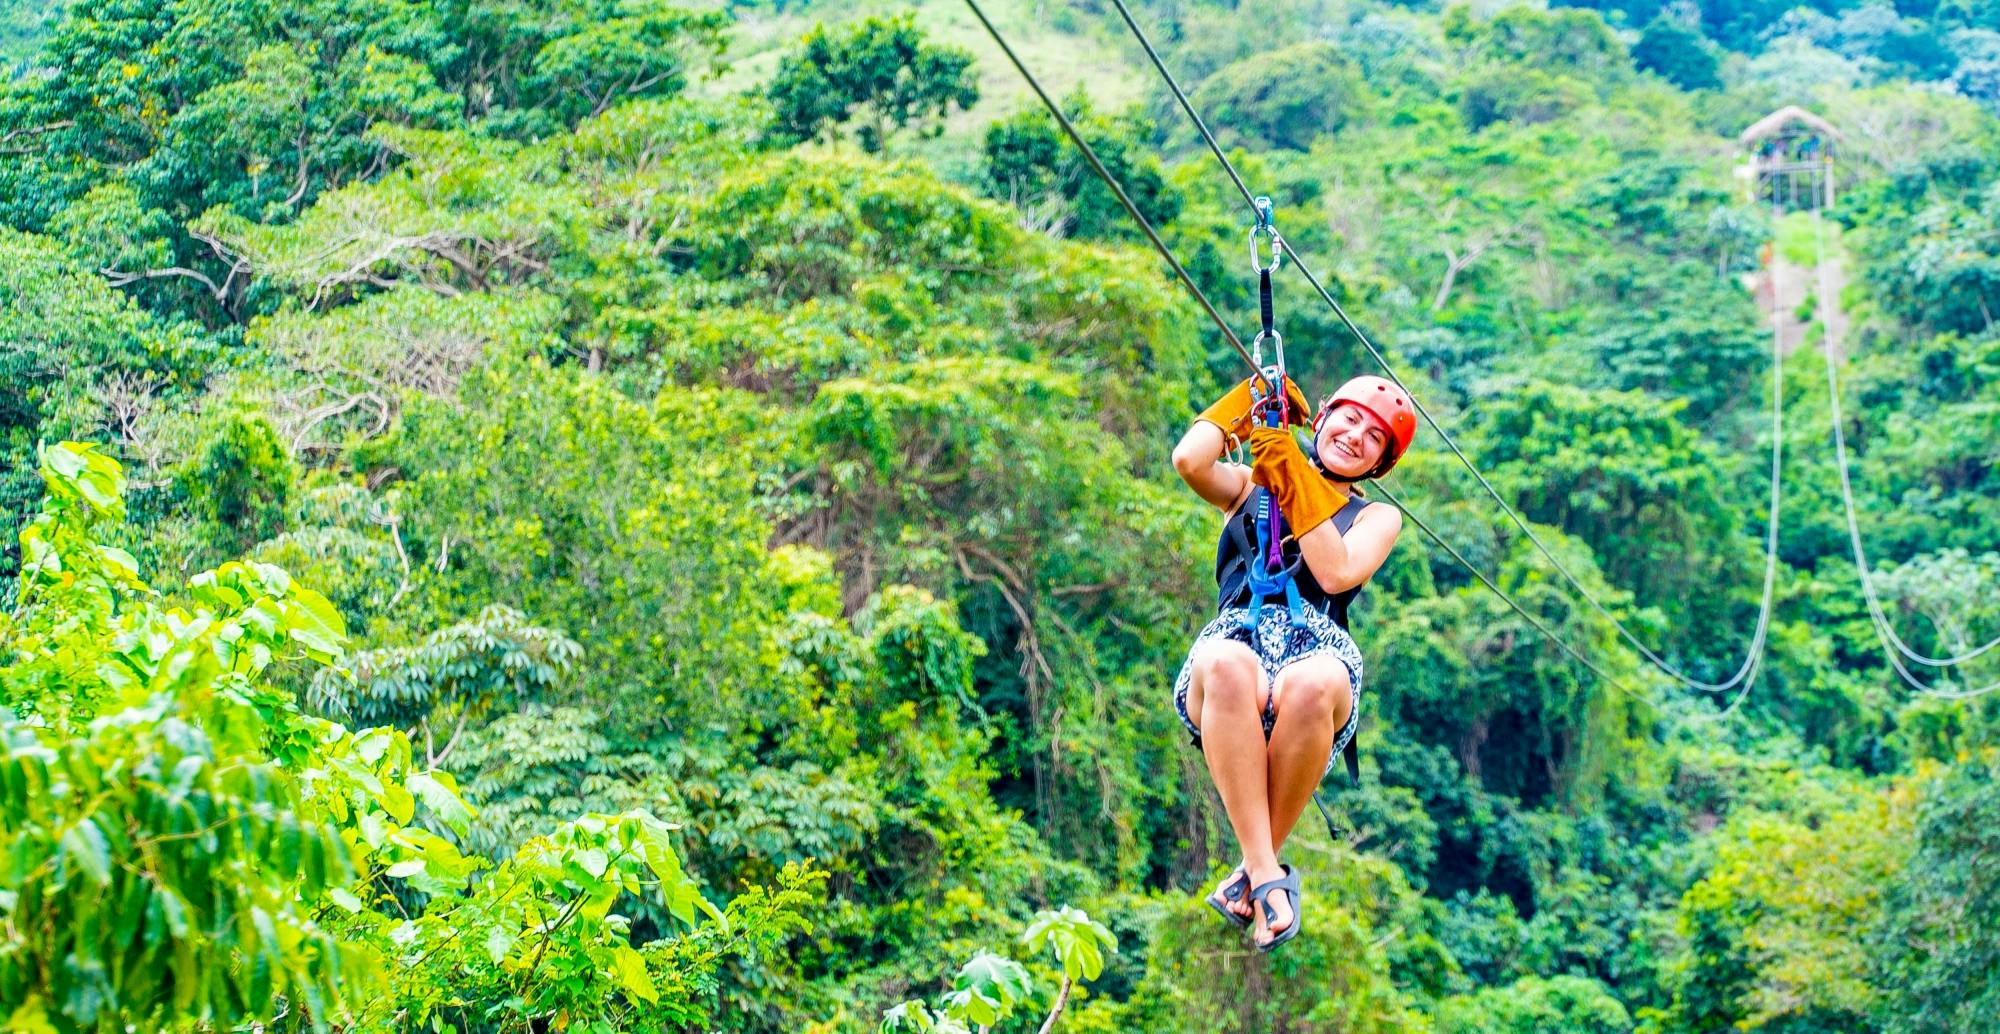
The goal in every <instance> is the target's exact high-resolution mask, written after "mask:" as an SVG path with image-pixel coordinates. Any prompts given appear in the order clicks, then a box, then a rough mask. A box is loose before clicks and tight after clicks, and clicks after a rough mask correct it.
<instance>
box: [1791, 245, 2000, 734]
mask: <svg viewBox="0 0 2000 1034" xmlns="http://www.w3.org/2000/svg"><path fill="white" fill-rule="evenodd" d="M1814 215H1815V217H1816V218H1815V221H1814V224H1813V227H1814V242H1813V247H1814V248H1815V256H1814V259H1815V261H1816V262H1817V264H1818V267H1819V268H1818V272H1819V294H1820V298H1819V304H1821V305H1822V306H1823V305H1825V304H1826V292H1827V282H1826V224H1825V222H1824V221H1823V217H1821V216H1820V213H1819V211H1818V210H1817V209H1815V210H1814ZM1820 352H1821V354H1822V355H1824V356H1825V358H1826V396H1827V409H1828V411H1829V412H1830V413H1831V415H1832V417H1833V458H1834V467H1835V469H1836V470H1838V471H1839V472H1840V499H1841V503H1842V505H1843V506H1844V507H1845V509H1846V511H1847V540H1848V542H1849V544H1850V545H1851V546H1852V548H1853V550H1854V569H1855V574H1856V575H1857V576H1859V578H1860V580H1861V597H1862V599H1863V600H1865V601H1866V602H1867V604H1868V620H1869V623H1870V624H1872V625H1873V626H1874V628H1875V638H1876V639H1877V640H1878V641H1879V642H1880V643H1881V645H1882V653H1883V655H1884V656H1886V657H1888V658H1889V665H1890V667H1893V668H1895V669H1896V674H1897V675H1898V676H1900V677H1901V678H1902V680H1903V681H1904V682H1905V683H1908V684H1909V685H1910V687H1911V688H1913V689H1915V690H1916V691H1917V692H1919V693H1922V694H1924V695H1926V696H1934V697H1939V698H1942V699H1945V700H1965V699H1968V698H1971V697H1979V696H1985V695H1986V694H1988V693H1991V692H1993V691H1994V690H1996V689H2000V680H1995V681H1993V682H1990V683H1987V684H1986V685H1984V686H1980V687H1978V688H1976V689H1939V688H1938V687H1936V686H1933V685H1930V684H1929V683H1926V682H1925V681H1923V680H1922V679H1920V678H1918V677H1917V676H1916V675H1915V674H1914V673H1912V672H1911V671H1910V669H1909V668H1907V667H1905V666H1904V665H1903V658H1902V657H1901V656H1898V654H1897V651H1896V650H1895V649H1894V647H1895V646H1898V645H1901V643H1902V640H1900V639H1898V638H1896V631H1895V628H1894V626H1893V625H1891V624H1890V622H1889V615H1888V613H1887V612H1886V611H1885V610H1883V608H1882V601H1881V600H1880V599H1878V598H1877V597H1876V595H1875V581H1874V577H1873V575H1872V574H1871V573H1870V572H1869V570H1868V556H1867V554H1866V552H1864V551H1863V550H1862V548H1861V522H1860V520H1859V518H1858V517H1857V516H1856V515H1855V507H1854V485H1853V482H1852V480H1851V479H1850V478H1849V475H1848V472H1847V431H1846V429H1845V428H1843V427H1842V426H1841V425H1842V423H1843V420H1842V418H1841V415H1840V374H1839V371H1838V369H1836V365H1835V363H1834V359H1833V335H1832V334H1829V333H1827V320H1826V317H1825V316H1824V315H1822V316H1821V317H1820ZM1976 655H1977V654H1976V653H1975V654H1974V656H1976Z"/></svg>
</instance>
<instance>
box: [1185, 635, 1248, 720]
mask: <svg viewBox="0 0 2000 1034" xmlns="http://www.w3.org/2000/svg"><path fill="white" fill-rule="evenodd" d="M1194 678H1195V680H1196V681H1197V683H1198V684H1199V685H1200V687H1201V695H1202V699H1203V700H1204V701H1205V702H1208V703H1213V704H1215V705H1217V706H1219V707H1242V706H1250V705H1253V704H1258V703H1260V700H1259V697H1260V694H1259V693H1258V687H1257V682H1258V671H1257V655H1256V654H1254V653H1251V652H1250V648H1249V647H1247V646H1245V645H1243V644H1242V643H1239V642H1236V641H1234V640H1221V641H1217V642H1211V643H1204V644H1203V645H1202V646H1201V648H1200V649H1198V650H1196V651H1195V655H1194Z"/></svg>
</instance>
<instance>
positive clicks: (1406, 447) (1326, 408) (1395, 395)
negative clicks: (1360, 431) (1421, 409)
mask: <svg viewBox="0 0 2000 1034" xmlns="http://www.w3.org/2000/svg"><path fill="white" fill-rule="evenodd" d="M1343 402H1351V403H1353V404H1354V405H1357V406H1360V407H1361V408H1362V409H1365V410H1367V411H1368V412H1370V413H1373V414H1374V415H1375V419H1377V420H1380V421H1382V426H1384V427H1386V428H1388V429H1389V438H1390V444H1391V445H1392V446H1393V448H1391V449H1390V451H1389V453H1388V455H1386V456H1384V457H1383V459H1382V462H1381V464H1380V465H1378V466H1377V467H1376V468H1375V471H1374V472H1373V473H1372V474H1370V475H1369V476H1370V477H1381V476H1382V475H1384V474H1387V473H1388V472H1389V468H1391V467H1393V466H1395V465H1396V461H1397V460H1400V459H1402V458H1403V454H1404V453H1406V452H1408V451H1410V443H1411V442H1413V441H1415V440H1416V438H1417V407H1416V406H1415V405H1414V404H1413V403H1412V402H1411V401H1410V396H1409V393H1408V392H1406V391H1404V390H1403V389H1402V388H1399V387H1397V386H1396V382H1394V381H1391V380H1386V379H1384V378H1381V377H1368V376H1362V377H1356V378H1354V379H1353V380H1351V381H1348V382H1347V383H1346V384H1343V385H1341V386H1340V390H1338V391H1336V392H1334V393H1333V394H1331V395H1328V396H1327V398H1326V401H1325V402H1322V403H1320V407H1319V415H1318V416H1315V417H1313V434H1315V435H1317V434H1319V425H1320V424H1322V423H1324V422H1325V421H1326V415H1327V414H1328V413H1331V412H1333V411H1334V409H1335V407H1337V406H1339V405H1340V404H1341V403H1343Z"/></svg>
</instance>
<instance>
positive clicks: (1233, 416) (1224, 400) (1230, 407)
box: [1195, 377, 1312, 441]
mask: <svg viewBox="0 0 2000 1034" xmlns="http://www.w3.org/2000/svg"><path fill="white" fill-rule="evenodd" d="M1257 382H1258V379H1257V378H1255V377H1251V378H1248V379H1246V380H1245V381H1244V382H1243V383H1241V384H1238V385H1237V386H1235V387H1233V388H1231V389H1229V391H1228V393H1227V394H1225V395H1223V396H1222V397H1221V398H1219V399H1216V400H1215V404H1214V405H1212V406H1210V407H1208V408H1207V409H1204V410H1202V411H1201V415H1200V416H1198V417H1195V419H1196V420H1206V421H1208V422H1209V423H1211V424H1214V425H1215V426H1217V427H1220V428H1222V433H1223V434H1226V435H1229V436H1230V437H1232V438H1235V439H1237V440H1238V441H1241V440H1243V439H1244V438H1247V437H1249V435H1250V427H1251V425H1252V424H1253V423H1255V421H1254V420H1253V419H1252V417H1253V415H1254V414H1252V413H1251V411H1250V406H1251V398H1250V390H1251V388H1252V387H1253V386H1255V385H1256V384H1257ZM1285 400H1286V402H1287V403H1289V406H1288V408H1287V410H1286V414H1285V415H1286V416H1287V417H1288V418H1290V420H1291V422H1292V423H1294V424H1297V425H1298V426H1300V427H1308V426H1311V424H1312V403H1310V402H1307V401H1306V396H1305V392H1302V391H1300V390H1299V386H1298V385H1297V384H1294V383H1292V379H1291V378H1290V377H1287V378H1285Z"/></svg>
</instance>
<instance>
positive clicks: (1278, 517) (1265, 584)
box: [1243, 274, 1306, 632]
mask: <svg viewBox="0 0 2000 1034" xmlns="http://www.w3.org/2000/svg"><path fill="white" fill-rule="evenodd" d="M1266 275H1267V276H1268V274H1266ZM1266 318H1267V319H1268V317H1266ZM1264 373H1265V376H1267V377H1269V378H1270V383H1271V384H1273V385H1280V384H1283V383H1284V372H1283V371H1282V370H1280V369H1279V368H1278V367H1265V369H1264ZM1280 390H1282V389H1280ZM1250 392H1251V395H1252V397H1253V398H1256V397H1257V396H1260V395H1261V394H1262V390H1261V388H1260V386H1259V385H1257V384H1252V385H1251V387H1250ZM1275 401H1276V402H1278V405H1273V406H1269V407H1267V409H1266V411H1265V414H1264V424H1265V426H1267V427H1283V426H1284V414H1283V413H1282V412H1281V409H1282V406H1283V399H1282V398H1280V399H1277V400H1275ZM1257 402H1258V403H1261V402H1262V399H1257ZM1256 498H1257V519H1256V520H1255V521H1253V522H1252V524H1253V525H1254V526H1255V527H1256V529H1257V549H1256V551H1255V552H1253V553H1252V554H1251V555H1250V558H1249V564H1248V565H1247V569H1246V570H1245V572H1244V574H1245V576H1246V581H1247V583H1248V585H1249V587H1250V612H1249V613H1248V614H1245V615H1244V617H1243V629H1244V631H1247V632H1255V631H1256V630H1257V621H1258V619H1259V618H1261V617H1263V614H1264V599H1265V597H1267V596H1278V595H1283V596H1284V597H1285V607H1286V609H1287V610H1289V611H1290V612H1291V617H1292V627H1293V628H1304V627H1306V611H1305V603H1304V602H1303V601H1302V600H1300V599H1299V587H1298V585H1297V584H1296V582H1295V580H1294V579H1295V576H1296V575H1297V574H1298V571H1299V565H1300V564H1301V563H1303V562H1304V561H1305V557H1304V556H1303V555H1300V556H1299V557H1297V558H1295V559H1294V560H1293V561H1292V562H1291V563H1289V564H1287V563H1285V553H1284V524H1283V523H1282V521H1283V520H1284V515H1283V514H1282V513H1280V512H1279V510H1278V508H1277V506H1275V505H1273V504H1272V501H1271V492H1270V490H1269V489H1267V488H1264V487H1263V486H1261V485H1260V486H1258V488H1257V492H1256Z"/></svg>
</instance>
